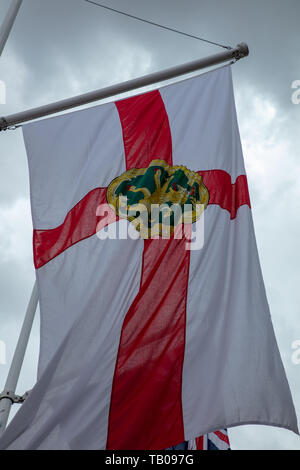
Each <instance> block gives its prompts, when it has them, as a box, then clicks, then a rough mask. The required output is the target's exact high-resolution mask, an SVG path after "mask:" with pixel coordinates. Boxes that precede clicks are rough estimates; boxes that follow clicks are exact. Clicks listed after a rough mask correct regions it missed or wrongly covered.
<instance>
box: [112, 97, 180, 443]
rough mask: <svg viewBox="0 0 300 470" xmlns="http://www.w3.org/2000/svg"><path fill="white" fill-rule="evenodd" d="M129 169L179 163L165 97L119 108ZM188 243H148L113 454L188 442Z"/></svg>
mask: <svg viewBox="0 0 300 470" xmlns="http://www.w3.org/2000/svg"><path fill="white" fill-rule="evenodd" d="M116 106H117V108H118V111H119V115H120V119H121V123H122V128H123V137H124V146H125V153H126V163H127V168H131V167H147V166H148V165H149V163H150V162H151V160H153V159H163V160H165V161H166V162H167V163H168V164H172V140H171V133H170V129H169V122H168V116H167V113H166V111H165V107H164V103H163V101H162V98H161V96H160V94H159V92H158V91H154V92H150V93H147V94H145V95H140V96H136V97H134V98H130V99H128V100H123V101H121V102H118V103H116ZM185 243H186V241H185V240H184V239H182V240H174V239H170V240H164V239H157V240H146V241H145V246H144V256H143V268H142V277H141V288H140V292H139V293H138V295H137V297H136V298H135V300H134V302H133V304H132V305H131V307H130V309H129V311H128V313H127V315H126V317H125V320H124V324H123V327H122V333H121V338H120V344H119V351H118V358H117V363H116V368H115V375H114V380H113V388H112V396H111V407H110V415H109V426H108V438H107V449H130V450H131V449H145V450H146V449H150V450H152V449H161V448H165V447H168V446H171V445H174V444H176V443H178V442H182V441H183V440H184V429H183V416H182V403H181V390H182V367H183V359H184V348H185V314H186V294H187V286H188V271H189V251H187V250H186V249H185Z"/></svg>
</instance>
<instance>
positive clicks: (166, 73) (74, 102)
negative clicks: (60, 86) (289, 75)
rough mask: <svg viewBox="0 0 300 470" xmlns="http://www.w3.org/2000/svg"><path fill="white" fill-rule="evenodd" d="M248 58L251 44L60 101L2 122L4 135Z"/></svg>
mask: <svg viewBox="0 0 300 470" xmlns="http://www.w3.org/2000/svg"><path fill="white" fill-rule="evenodd" d="M248 54H249V49H248V46H247V44H245V43H240V44H238V45H237V46H236V47H235V48H233V49H230V50H226V51H225V52H220V53H218V54H214V55H211V56H208V57H204V58H203V59H198V60H195V61H193V62H188V63H186V64H183V65H178V66H175V67H172V68H170V69H166V70H162V71H160V72H155V73H152V74H149V75H145V76H143V77H140V78H135V79H133V80H128V81H126V82H123V83H119V84H116V85H112V86H109V87H107V88H102V89H100V90H96V91H92V92H89V93H85V94H83V95H79V96H75V97H73V98H68V99H65V100H62V101H58V102H56V103H51V104H48V105H45V106H40V107H38V108H33V109H30V110H28V111H23V112H21V113H17V114H11V115H10V116H6V117H2V118H0V131H1V130H6V129H8V128H9V127H13V126H16V125H17V124H21V123H24V122H27V121H32V120H33V119H39V118H41V117H44V116H48V115H50V114H55V113H58V112H61V111H65V110H67V109H71V108H75V107H77V106H82V105H85V104H88V103H91V102H93V101H98V100H102V99H105V98H110V97H112V96H116V95H118V94H120V93H126V92H128V91H131V90H135V89H137V88H141V87H144V86H149V85H153V84H154V83H158V82H162V81H164V80H169V79H171V78H175V77H179V76H180V75H184V74H187V73H191V72H195V71H197V70H201V69H203V68H205V67H210V66H214V65H217V64H221V63H222V62H226V61H228V60H230V59H235V60H239V59H242V58H243V57H246V56H247V55H248Z"/></svg>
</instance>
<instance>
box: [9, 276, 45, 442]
mask: <svg viewBox="0 0 300 470" xmlns="http://www.w3.org/2000/svg"><path fill="white" fill-rule="evenodd" d="M37 304H38V288H37V284H36V282H35V284H34V286H33V289H32V293H31V297H30V300H29V303H28V307H27V311H26V315H25V318H24V322H23V326H22V329H21V333H20V336H19V340H18V343H17V346H16V350H15V353H14V356H13V360H12V363H11V366H10V369H9V372H8V376H7V379H6V383H5V389H4V393H5V394H6V395H7V394H8V395H11V396H12V397H13V396H14V394H15V391H16V387H17V383H18V380H19V376H20V372H21V368H22V364H23V360H24V356H25V352H26V348H27V344H28V340H29V336H30V332H31V329H32V324H33V320H34V316H35V312H36V308H37ZM12 403H13V402H12V400H11V399H10V398H3V399H2V400H0V435H1V434H2V433H3V432H4V430H5V428H6V425H7V421H8V417H9V413H10V409H11V406H12Z"/></svg>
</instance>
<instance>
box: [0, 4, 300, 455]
mask: <svg viewBox="0 0 300 470" xmlns="http://www.w3.org/2000/svg"><path fill="white" fill-rule="evenodd" d="M9 1H10V0H0V21H2V19H3V18H4V15H5V13H6V11H7V8H8V5H9ZM99 2H100V0H99ZM102 3H104V4H106V5H110V6H112V7H115V8H119V9H123V10H124V11H126V12H129V13H131V14H134V15H137V16H142V17H144V18H147V19H149V20H152V21H155V22H159V23H162V24H165V25H168V26H170V27H173V28H177V29H181V30H183V31H186V32H189V33H192V34H196V35H199V36H202V37H206V38H208V39H212V40H213V41H216V42H221V43H223V44H226V45H232V46H234V45H236V44H237V43H238V42H241V41H245V42H247V43H248V45H249V48H250V56H249V57H248V58H246V59H243V60H241V61H240V62H238V63H237V64H235V65H234V66H233V78H234V87H235V95H236V104H237V113H238V121H239V126H240V133H241V139H242V144H243V150H244V158H245V164H246V169H247V173H248V180H249V186H250V196H251V202H252V210H253V217H254V223H255V229H256V237H257V244H258V249H259V253H260V260H261V264H262V270H263V274H264V279H265V285H266V290H267V295H268V300H269V304H270V308H271V314H272V320H273V325H274V328H275V333H276V336H277V341H278V344H279V349H280V352H281V355H282V359H283V362H284V366H285V369H286V373H287V377H288V380H289V383H290V387H291V391H292V394H293V398H294V403H295V406H296V412H297V416H298V421H299V417H300V364H298V365H296V364H294V363H293V362H292V360H291V357H292V353H293V350H292V347H291V344H292V342H293V341H295V340H300V320H299V317H300V288H299V280H300V279H299V264H300V254H299V239H300V185H299V181H300V133H299V123H300V104H299V105H294V104H292V101H291V95H292V89H291V84H292V82H293V81H294V80H297V79H298V80H300V54H299V44H300V26H299V18H300V2H299V0H285V1H284V2H283V1H282V0H251V1H250V0H247V1H246V0H151V2H150V1H148V0H110V1H109V0H102ZM219 51H221V49H219V48H217V47H216V46H212V45H205V44H203V43H201V42H200V41H197V40H194V39H189V38H185V37H183V36H179V35H177V34H174V33H171V32H168V31H163V30H161V29H158V28H155V27H153V26H150V25H146V24H143V23H140V22H137V21H135V20H132V19H129V18H125V17H123V16H120V15H117V14H115V13H111V12H108V11H106V10H103V9H101V8H98V7H96V6H93V5H91V4H88V3H86V2H85V1H83V0H23V5H22V7H21V9H20V12H19V15H18V18H17V20H16V23H15V25H14V28H13V31H12V33H11V35H10V37H9V41H8V43H7V46H6V48H5V51H4V53H3V55H2V57H1V58H0V80H3V81H4V82H5V83H6V86H7V104H5V105H4V104H0V114H1V115H7V114H10V113H15V112H18V111H22V110H25V109H27V108H30V107H33V106H37V105H42V104H47V103H49V102H51V101H56V100H58V99H62V98H67V97H71V96H73V95H75V94H79V93H83V92H87V91H91V90H94V89H97V88H102V87H104V86H108V85H111V84H113V83H118V82H122V81H124V80H128V79H130V78H135V77H138V76H141V75H144V74H146V73H150V72H154V71H158V70H161V69H165V68H168V67H170V66H173V65H176V64H182V63H184V62H187V61H190V60H193V59H197V58H199V57H203V56H205V55H209V54H213V53H215V52H219ZM31 238H32V223H31V215H30V205H29V184H28V170H27V161H26V154H25V149H24V144H23V138H22V132H21V130H20V129H18V130H14V131H7V132H3V133H1V134H0V299H1V300H0V302H1V303H0V340H2V341H5V343H6V345H7V362H8V363H9V362H10V360H11V357H12V354H13V350H14V347H15V344H16V341H17V337H18V333H19V330H20V327H21V322H22V319H23V317H24V312H25V308H26V305H27V302H28V298H29V296H30V292H31V288H32V285H33V282H34V269H33V262H32V242H31ZM38 329H39V324H38V316H37V319H36V321H35V325H34V329H33V333H32V337H31V341H30V346H29V348H28V351H27V355H26V360H25V365H24V368H23V371H22V375H21V378H20V383H19V387H18V392H19V393H24V392H25V391H26V390H28V389H30V388H31V387H32V385H33V384H34V381H35V372H36V362H37V355H38V346H39V339H38V337H39V332H38ZM7 370H8V366H7V365H1V364H0V388H1V389H2V388H3V387H4V382H5V377H6V374H7ZM15 407H17V405H15ZM229 432H230V438H231V442H232V447H233V448H234V449H300V439H299V437H297V436H295V435H294V434H293V433H291V432H290V431H287V430H281V429H277V428H272V427H264V426H242V427H237V428H233V429H232V430H230V431H229Z"/></svg>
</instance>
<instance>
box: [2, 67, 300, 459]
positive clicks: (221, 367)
mask: <svg viewBox="0 0 300 470" xmlns="http://www.w3.org/2000/svg"><path fill="white" fill-rule="evenodd" d="M23 131H24V140H25V145H26V149H27V155H28V162H29V170H30V188H31V207H32V218H33V227H34V235H33V250H34V263H35V267H36V273H37V281H38V288H39V297H40V310H41V346H40V358H39V370H38V381H37V384H36V385H35V387H34V388H33V390H32V392H31V393H30V395H29V397H28V398H27V400H26V401H25V403H24V405H23V406H22V408H21V410H20V411H19V412H18V414H17V415H16V417H15V418H14V419H13V420H12V422H11V424H10V425H9V427H8V429H7V430H6V432H5V434H4V435H3V437H2V439H1V440H0V448H1V449H150V450H151V449H164V448H167V447H171V446H174V445H176V444H178V443H180V442H183V441H189V440H192V439H196V438H199V437H200V436H202V435H204V434H207V433H209V432H212V431H217V430H220V429H224V428H229V427H232V426H237V425H242V424H250V423H253V424H263V425H272V426H278V427H284V428H287V429H289V430H292V431H294V432H298V429H297V419H296V415H295V410H294V406H293V402H292V398H291V394H290V390H289V386H288V382H287V379H286V376H285V372H284V369H283V365H282V361H281V358H280V354H279V351H278V347H277V344H276V339H275V336H274V332H273V327H272V323H271V317H270V313H269V308H268V303H267V300H266V294H265V288H264V284H263V279H262V274H261V269H260V265H259V260H258V254H257V248H256V242H255V235H254V229H253V223H252V216H251V207H250V200H249V195H248V187H247V178H246V175H245V169H244V162H243V156H242V150H241V144H240V137H239V131H238V124H237V119H236V111H235V104H234V96H233V88H232V77H231V67H230V66H225V67H222V68H219V69H216V70H214V71H212V72H209V73H206V74H203V75H201V76H198V77H194V78H191V79H187V80H184V81H180V82H178V83H175V84H171V85H168V86H165V87H162V88H160V89H159V90H155V91H150V92H148V93H143V94H140V95H137V96H134V97H131V98H127V99H124V100H120V101H117V102H116V103H108V104H105V105H102V106H97V107H93V108H89V109H85V110H81V111H77V112H73V113H70V114H65V115H61V116H58V117H54V118H51V119H46V120H42V121H39V122H34V123H30V124H28V125H26V126H24V127H23ZM121 196H122V197H126V198H127V203H128V206H127V207H129V206H130V207H131V208H134V207H136V204H137V203H140V202H141V201H142V202H143V203H145V204H146V206H147V204H148V205H149V204H150V202H151V203H155V202H157V201H158V202H160V203H161V202H164V203H166V204H169V206H170V203H173V202H174V201H177V202H178V201H179V202H180V204H181V203H182V202H183V201H185V202H186V201H189V202H190V203H191V207H192V209H193V211H194V210H195V208H196V206H197V207H198V206H199V205H200V204H202V206H201V207H203V208H204V209H205V210H204V212H203V214H202V215H201V216H200V218H199V217H196V219H198V220H197V221H194V223H193V224H192V226H191V225H189V227H190V228H191V227H192V229H193V237H194V238H193V240H192V241H191V242H190V243H188V240H189V237H188V233H187V232H186V234H185V235H184V236H183V237H182V238H180V237H178V238H176V237H175V235H174V233H173V235H172V236H171V238H170V239H167V238H166V237H161V236H160V237H158V236H156V237H154V238H147V237H146V236H145V237H144V238H143V237H142V228H141V227H142V226H140V227H138V226H137V225H135V228H134V229H133V230H132V223H133V222H130V220H127V219H126V217H125V218H124V217H123V216H122V214H121V212H120V207H121V206H118V205H117V203H116V201H119V202H120V200H121V199H120V197H121ZM107 203H110V204H111V205H110V206H109V205H108V204H107ZM147 207H148V206H147ZM199 207H200V206H199ZM193 214H194V212H193ZM151 217H152V214H151ZM159 217H162V216H159ZM174 217H175V216H174ZM153 220H154V216H153ZM172 220H173V222H172ZM172 220H171V222H170V226H172V223H173V224H174V226H175V225H176V223H175V218H173V219H172ZM193 220H194V219H193ZM156 222H157V227H158V230H161V229H162V226H163V225H164V222H162V218H159V219H157V220H156ZM129 227H131V229H130V230H131V232H130V233H131V237H127V238H126V236H125V235H126V233H127V231H128V229H129ZM147 227H148V226H146V230H147ZM172 227H173V226H172ZM187 227H188V225H187ZM196 229H197V230H196ZM130 230H129V231H130ZM115 231H116V233H117V236H116V237H115V239H113V238H112V235H114V233H115ZM124 234H125V235H124ZM198 234H200V235H202V236H204V242H203V246H202V242H201V240H200V241H199V239H198ZM134 236H135V237H134Z"/></svg>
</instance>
